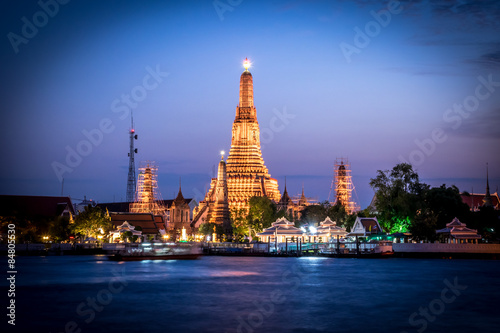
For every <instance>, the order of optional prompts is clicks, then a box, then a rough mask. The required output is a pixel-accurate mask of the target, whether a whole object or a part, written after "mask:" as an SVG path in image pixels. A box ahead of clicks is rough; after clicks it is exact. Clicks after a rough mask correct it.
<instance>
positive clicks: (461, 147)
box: [0, 0, 500, 208]
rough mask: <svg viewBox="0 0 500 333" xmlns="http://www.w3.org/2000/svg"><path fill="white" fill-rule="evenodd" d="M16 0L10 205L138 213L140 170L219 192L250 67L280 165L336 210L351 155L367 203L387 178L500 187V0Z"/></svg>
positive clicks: (165, 186)
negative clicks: (337, 184)
mask: <svg viewBox="0 0 500 333" xmlns="http://www.w3.org/2000/svg"><path fill="white" fill-rule="evenodd" d="M66 2H67V1H66V0H64V1H63V0H59V2H55V0H42V1H40V2H37V1H8V2H2V4H1V5H0V6H1V7H0V8H1V10H0V13H1V14H0V15H1V20H0V28H1V30H0V32H1V33H2V34H3V36H4V37H3V38H2V43H1V49H0V52H1V53H0V61H1V66H0V80H1V84H2V87H3V91H4V93H3V94H2V108H1V109H0V110H1V111H0V130H1V133H2V137H3V140H4V141H3V149H2V163H1V169H0V171H1V176H0V194H13V195H49V196H52V195H55V196H57V195H61V194H63V195H67V196H71V198H72V199H73V200H74V201H75V202H78V201H79V200H80V199H83V198H84V197H86V198H87V199H93V200H95V201H98V202H112V201H124V200H125V197H126V184H127V174H128V156H127V154H128V149H129V135H128V132H129V130H130V127H131V120H130V111H132V112H133V117H134V123H135V126H134V127H135V131H136V133H137V134H138V140H136V142H135V145H136V148H137V149H138V154H137V155H136V166H137V167H139V165H140V164H141V163H142V162H144V161H155V162H156V164H157V165H158V182H159V190H160V192H161V195H162V197H163V199H172V198H174V197H175V195H176V194H177V191H178V187H179V179H182V191H183V194H184V197H194V198H195V199H197V200H201V199H202V198H203V194H204V193H205V191H206V190H207V187H208V186H209V183H210V179H211V177H212V176H213V170H214V166H216V165H217V164H218V161H219V160H220V155H219V152H220V151H221V150H225V151H229V148H230V144H231V127H232V122H233V120H234V117H235V110H236V105H237V103H238V89H239V78H240V75H241V73H242V72H243V70H244V68H243V66H242V63H243V60H244V59H245V58H246V57H248V59H249V60H250V61H251V62H252V67H251V68H250V71H251V73H252V75H253V80H254V104H255V107H256V109H257V117H258V121H259V125H260V129H261V141H262V154H263V158H264V161H265V164H266V166H267V167H268V169H269V172H270V174H271V176H272V177H273V178H276V179H277V180H278V183H279V186H280V190H281V191H283V188H284V183H285V177H286V184H287V189H288V192H289V194H291V195H298V194H300V192H301V189H302V187H304V191H305V194H306V196H308V197H310V198H312V199H315V200H318V201H324V200H327V199H328V198H330V200H332V199H333V193H331V185H332V181H333V166H334V163H335V160H336V159H337V158H340V157H344V158H348V160H349V163H350V165H351V170H352V176H353V177H352V178H353V183H354V186H355V193H354V199H355V200H356V201H357V202H358V204H359V205H360V206H361V208H365V207H366V206H368V204H369V203H370V201H371V199H372V197H373V194H374V192H373V190H372V189H371V188H370V186H369V182H370V178H374V177H375V176H376V174H377V170H388V169H392V167H394V166H395V165H396V164H398V163H400V162H403V161H405V162H409V163H412V164H413V166H414V169H415V170H416V171H417V172H418V174H419V176H420V178H421V180H422V181H424V182H426V183H427V184H429V185H431V186H440V185H442V184H446V185H447V186H450V185H456V186H457V187H458V188H459V189H460V190H461V191H468V192H475V193H484V192H485V187H486V164H487V163H488V166H489V182H490V189H491V192H495V191H496V190H497V188H498V186H499V185H500V154H499V146H500V33H499V30H500V29H499V28H500V3H499V2H497V1H495V0H485V1H469V0H457V1H431V0H426V1H401V2H397V1H390V2H388V1H370V0H357V1H248V0H243V1H240V0H220V1H210V0H207V1H82V0H73V1H69V2H67V3H66Z"/></svg>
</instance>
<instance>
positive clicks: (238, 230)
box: [231, 209, 249, 241]
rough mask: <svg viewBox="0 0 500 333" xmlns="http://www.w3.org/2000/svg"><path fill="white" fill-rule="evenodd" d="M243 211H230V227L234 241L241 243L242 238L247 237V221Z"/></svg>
mask: <svg viewBox="0 0 500 333" xmlns="http://www.w3.org/2000/svg"><path fill="white" fill-rule="evenodd" d="M245 213H246V212H245V210H244V209H233V210H231V226H232V227H233V235H234V239H235V240H236V241H242V240H243V237H245V236H246V235H248V232H249V231H248V220H247V218H246V214H245Z"/></svg>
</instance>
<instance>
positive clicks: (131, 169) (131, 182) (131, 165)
mask: <svg viewBox="0 0 500 333" xmlns="http://www.w3.org/2000/svg"><path fill="white" fill-rule="evenodd" d="M130 122H131V127H130V131H129V135H130V147H129V148H130V150H129V153H128V178H127V199H126V200H127V202H134V201H135V184H136V180H135V159H134V154H137V148H134V140H137V134H135V129H134V116H133V114H132V111H130Z"/></svg>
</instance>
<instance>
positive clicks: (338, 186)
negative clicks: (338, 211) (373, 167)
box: [334, 158, 359, 214]
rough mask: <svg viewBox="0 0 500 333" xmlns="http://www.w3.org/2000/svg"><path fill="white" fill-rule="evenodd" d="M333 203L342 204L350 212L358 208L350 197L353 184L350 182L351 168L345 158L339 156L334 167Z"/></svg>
mask: <svg viewBox="0 0 500 333" xmlns="http://www.w3.org/2000/svg"><path fill="white" fill-rule="evenodd" d="M334 186H335V204H337V205H342V206H344V208H345V210H346V212H347V213H348V214H351V213H353V212H355V211H358V210H359V207H358V205H357V204H356V202H355V201H354V200H353V198H352V191H353V190H354V185H353V183H352V176H351V168H350V165H349V161H348V160H347V158H339V159H337V160H336V161H335V167H334Z"/></svg>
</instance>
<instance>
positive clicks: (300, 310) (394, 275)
mask: <svg viewBox="0 0 500 333" xmlns="http://www.w3.org/2000/svg"><path fill="white" fill-rule="evenodd" d="M16 259H17V262H16V264H17V271H18V273H17V275H16V295H15V302H16V326H15V329H14V330H13V331H17V332H25V331H30V332H54V333H55V332H75V333H78V332H148V333H149V332H276V333H277V332H419V333H422V332H472V331H480V332H497V331H498V329H499V327H500V311H499V304H500V261H489V260H439V259H432V260H424V259H396V258H393V259H335V258H313V257H303V258H269V257H218V256H205V257H202V258H201V259H198V260H185V261H181V260H177V261H144V262H111V261H108V260H107V258H106V257H105V256H46V257H29V256H26V257H17V258H16ZM2 288H3V290H4V291H2V293H3V294H4V295H6V294H7V290H6V288H7V283H6V282H5V280H4V282H2ZM3 299H6V297H5V298H3ZM5 304H7V303H6V302H4V303H3V305H5ZM3 308H4V309H5V307H3ZM4 311H6V310H4ZM3 317H4V323H5V324H6V321H7V319H8V318H7V319H5V318H6V317H5V314H4V315H3ZM9 326H10V325H9ZM9 328H10V329H12V328H13V327H12V326H10V327H9ZM2 331H4V330H2Z"/></svg>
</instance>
